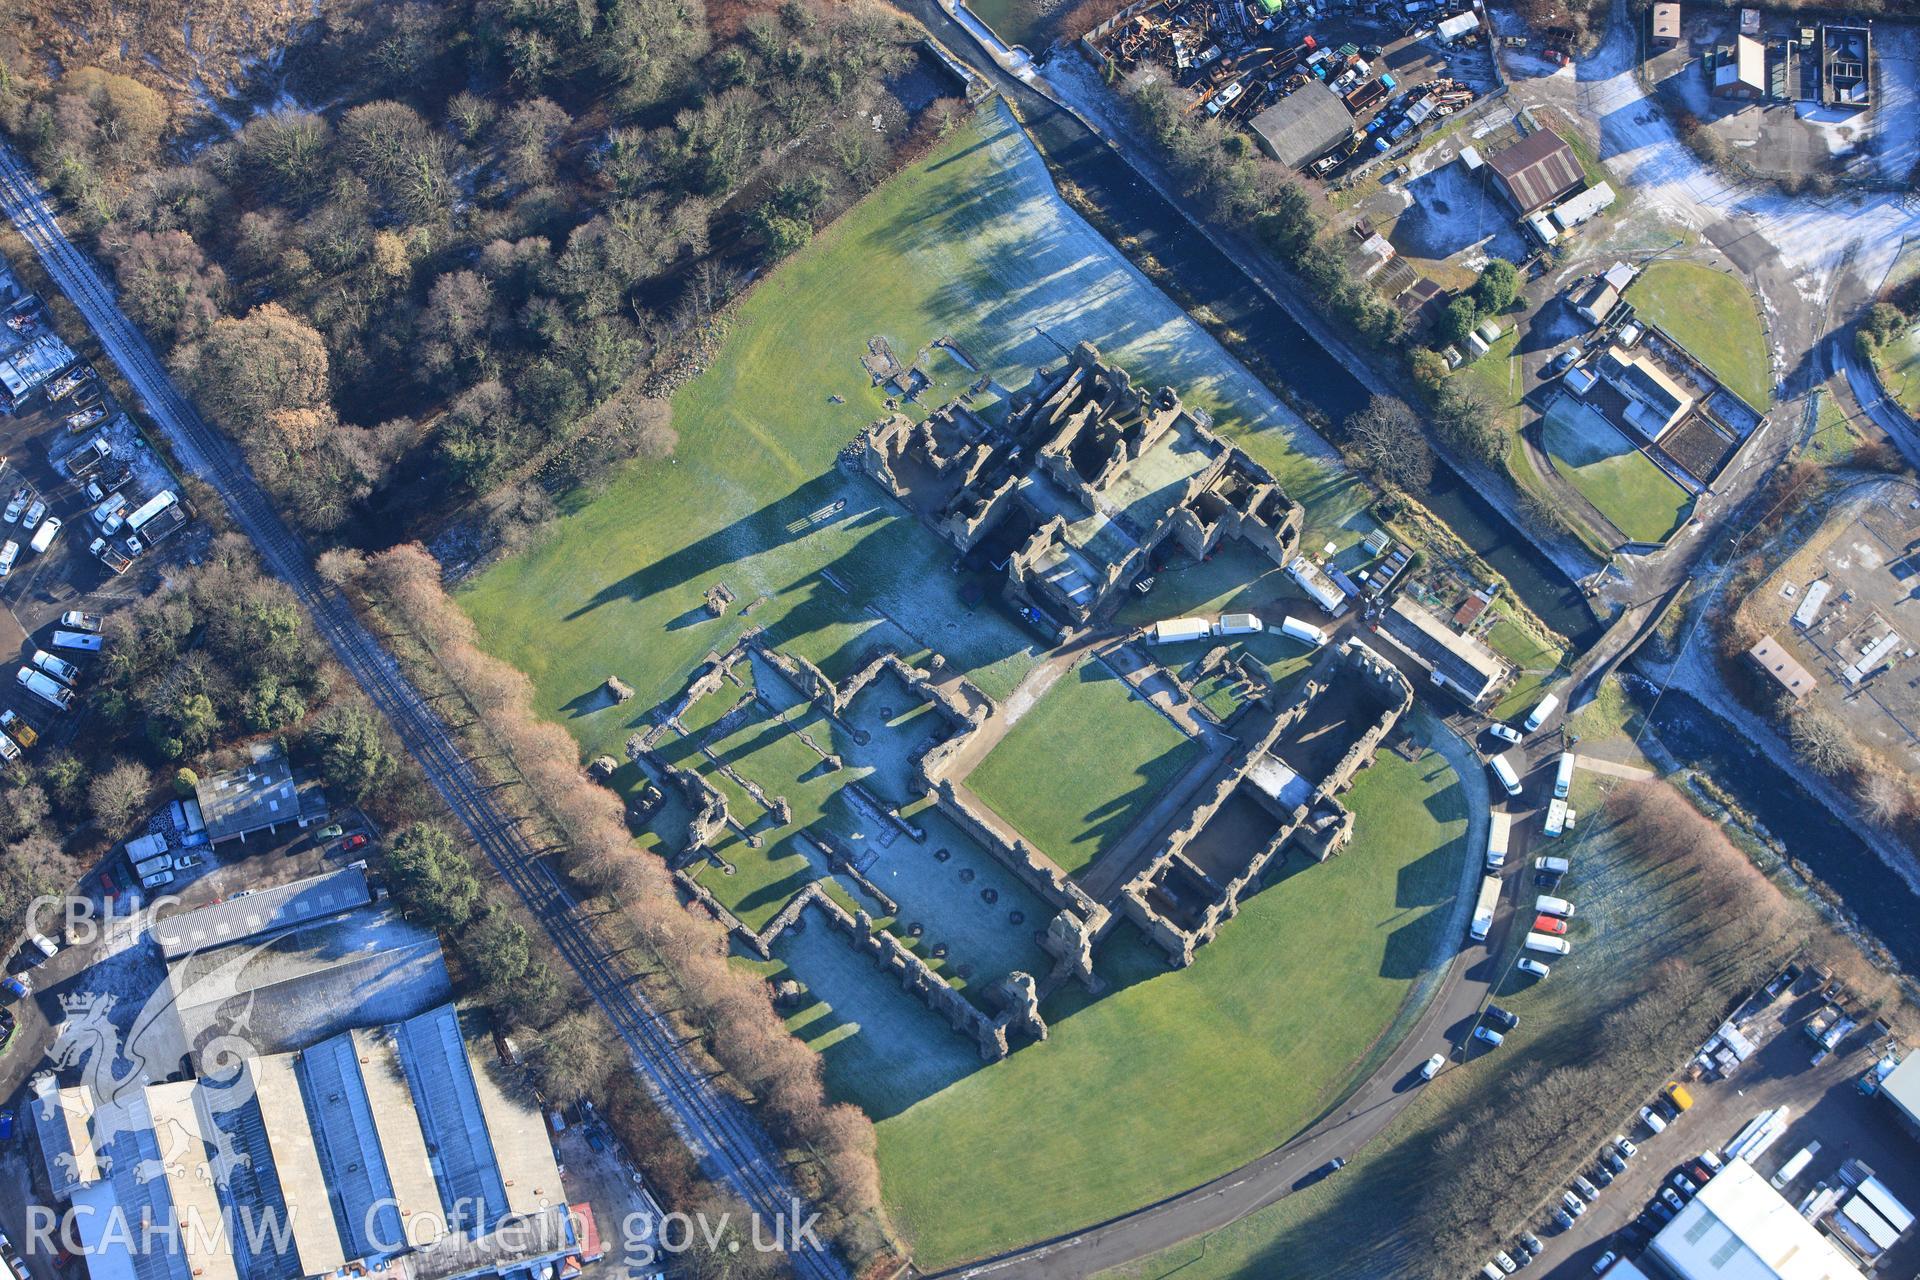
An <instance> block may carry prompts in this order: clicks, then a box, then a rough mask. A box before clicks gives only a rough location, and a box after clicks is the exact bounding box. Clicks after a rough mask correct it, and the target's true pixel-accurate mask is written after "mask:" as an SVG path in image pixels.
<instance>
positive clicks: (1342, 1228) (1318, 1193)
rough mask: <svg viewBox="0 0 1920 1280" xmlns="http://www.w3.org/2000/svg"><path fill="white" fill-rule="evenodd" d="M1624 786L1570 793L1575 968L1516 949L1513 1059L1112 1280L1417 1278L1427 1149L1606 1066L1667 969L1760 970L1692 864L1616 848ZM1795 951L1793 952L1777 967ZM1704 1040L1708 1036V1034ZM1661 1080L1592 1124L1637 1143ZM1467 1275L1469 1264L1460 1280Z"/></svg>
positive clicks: (1490, 1064)
mask: <svg viewBox="0 0 1920 1280" xmlns="http://www.w3.org/2000/svg"><path fill="white" fill-rule="evenodd" d="M1614 785H1617V784H1614V783H1612V782H1610V781H1607V780H1604V779H1601V778H1599V777H1597V776H1596V775H1593V774H1589V773H1582V774H1580V775H1578V777H1577V779H1576V781H1575V784H1574V792H1573V798H1574V801H1575V805H1576V807H1577V808H1578V810H1579V811H1580V814H1581V821H1580V831H1579V833H1578V834H1577V835H1575V836H1568V837H1563V838H1562V842H1561V843H1560V845H1559V847H1558V848H1557V849H1556V851H1557V852H1563V853H1566V854H1567V855H1568V856H1569V857H1571V859H1572V861H1573V871H1572V874H1570V875H1568V876H1567V877H1566V878H1565V879H1563V880H1562V881H1561V883H1560V888H1559V889H1557V890H1556V892H1558V893H1561V894H1562V895H1563V896H1565V897H1568V898H1570V899H1572V900H1574V901H1575V902H1577V903H1578V904H1579V914H1578V916H1577V917H1576V918H1575V920H1576V923H1575V926H1574V929H1573V931H1572V933H1571V934H1570V935H1569V937H1570V940H1571V941H1572V942H1573V945H1574V953H1573V955H1572V956H1570V957H1567V958H1565V959H1558V960H1554V961H1553V963H1552V966H1551V967H1552V974H1551V976H1549V977H1548V978H1545V979H1534V978H1529V977H1527V976H1526V975H1524V974H1521V973H1519V972H1518V971H1517V970H1514V969H1513V967H1512V962H1513V960H1514V958H1515V957H1516V956H1517V955H1519V954H1520V952H1519V943H1520V931H1518V930H1515V931H1514V933H1513V934H1512V935H1511V936H1510V938H1509V943H1508V947H1507V951H1506V954H1505V956H1504V957H1503V959H1502V965H1503V967H1504V970H1505V973H1506V976H1505V977H1504V978H1503V979H1502V981H1501V983H1500V985H1499V986H1498V988H1497V989H1496V992H1495V998H1496V999H1498V1000H1499V1002H1500V1004H1501V1005H1502V1006H1503V1007H1505V1008H1508V1009H1511V1010H1512V1011H1513V1012H1514V1013H1517V1014H1518V1015H1520V1025H1519V1026H1518V1027H1516V1028H1515V1029H1514V1030H1513V1031H1511V1032H1509V1033H1508V1034H1507V1037H1506V1043H1505V1044H1503V1045H1502V1046H1501V1047H1500V1048H1499V1049H1498V1050H1497V1051H1495V1052H1493V1053H1482V1054H1476V1055H1475V1056H1474V1059H1473V1061H1471V1062H1469V1063H1467V1064H1465V1065H1461V1064H1460V1059H1459V1056H1458V1055H1457V1054H1456V1055H1455V1056H1454V1058H1453V1059H1452V1061H1451V1065H1450V1066H1449V1067H1448V1069H1447V1070H1445V1071H1443V1072H1442V1073H1441V1074H1440V1076H1439V1077H1438V1078H1437V1079H1435V1080H1434V1081H1433V1083H1431V1084H1426V1085H1422V1086H1421V1087H1420V1092H1419V1095H1418V1097H1417V1098H1416V1099H1415V1100H1414V1101H1413V1103H1412V1104H1411V1105H1409V1106H1408V1107H1407V1109H1406V1110H1405V1111H1404V1112H1403V1113H1402V1114H1401V1115H1400V1116H1398V1117H1397V1118H1396V1119H1395V1120H1394V1122H1393V1123H1392V1124H1391V1125H1390V1126H1389V1127H1388V1128H1387V1129H1386V1131H1385V1132H1384V1133H1383V1134H1381V1136H1380V1137H1378V1138H1376V1139H1375V1140H1374V1141H1373V1142H1372V1143H1370V1144H1368V1146H1366V1147H1365V1148H1364V1149H1363V1150H1362V1151H1361V1152H1360V1153H1359V1154H1358V1155H1356V1156H1354V1157H1352V1158H1350V1159H1349V1161H1348V1164H1347V1167H1346V1168H1345V1169H1344V1170H1342V1171H1341V1172H1340V1173H1339V1174H1337V1175H1336V1176H1334V1177H1332V1178H1329V1179H1327V1180H1326V1181H1324V1182H1321V1183H1318V1184H1316V1185H1314V1186H1312V1187H1309V1188H1307V1189H1305V1190H1302V1191H1299V1192H1296V1193H1294V1194H1292V1195H1289V1196H1287V1197H1286V1198H1285V1199H1283V1200H1280V1201H1279V1202H1277V1203H1275V1204H1273V1205H1270V1206H1268V1207H1267V1208H1265V1209H1261V1210H1259V1211H1258V1212H1255V1213H1253V1214H1250V1215H1249V1216H1247V1217H1246V1218H1243V1219H1241V1220H1240V1221H1239V1222H1236V1223H1234V1224H1233V1225H1231V1226H1228V1227H1225V1228H1223V1229H1221V1230H1219V1231H1216V1232H1213V1233H1212V1234H1211V1235H1209V1236H1208V1237H1207V1238H1206V1240H1205V1241H1204V1242H1202V1241H1189V1242H1187V1243H1185V1244H1182V1245H1178V1246H1175V1247H1173V1248H1170V1249H1167V1250H1166V1251H1164V1252H1162V1253H1160V1254H1157V1255H1154V1256H1153V1257H1151V1258H1147V1259H1143V1260H1142V1261H1141V1262H1139V1263H1136V1264H1134V1265H1132V1266H1129V1267H1125V1268H1121V1269H1119V1270H1117V1271H1114V1272H1110V1273H1108V1274H1109V1275H1112V1276H1115V1277H1120V1276H1126V1277H1135V1278H1145V1277H1152V1278H1154V1280H1169V1278H1171V1277H1176V1276H1177V1277H1179V1280H1375V1277H1379V1276H1385V1275H1398V1274H1410V1273H1413V1272H1414V1271H1415V1270H1416V1269H1417V1268H1419V1267H1421V1266H1423V1265H1424V1264H1427V1263H1429V1262H1430V1261H1431V1259H1430V1258H1429V1257H1428V1256H1427V1255H1426V1247H1427V1244H1428V1237H1427V1235H1426V1234H1424V1233H1423V1232H1422V1230H1421V1224H1420V1206H1421V1204H1422V1201H1423V1198H1424V1197H1425V1196H1427V1195H1428V1194H1429V1193H1431V1192H1432V1191H1433V1189H1434V1185H1435V1184H1434V1183H1433V1181H1432V1179H1433V1171H1434V1161H1435V1160H1436V1159H1438V1158H1439V1157H1437V1156H1435V1155H1434V1154H1433V1143H1434V1140H1435V1139H1436V1137H1438V1135H1439V1134H1441V1133H1442V1132H1443V1131H1445V1130H1446V1129H1447V1128H1448V1127H1449V1126H1451V1125H1453V1124H1454V1123H1456V1122H1457V1120H1458V1119H1459V1117H1461V1116H1464V1115H1468V1114H1470V1113H1472V1112H1473V1111H1474V1110H1475V1109H1476V1108H1479V1107H1481V1106H1484V1105H1488V1104H1496V1105H1497V1104H1498V1102H1499V1100H1500V1099H1501V1097H1502V1096H1503V1094H1504V1093H1506V1092H1507V1091H1508V1090H1509V1089H1510V1086H1511V1072H1512V1069H1513V1068H1514V1067H1515V1066H1517V1065H1519V1064H1521V1063H1526V1064H1529V1065H1537V1066H1539V1067H1541V1068H1542V1069H1547V1070H1550V1069H1552V1068H1555V1067H1559V1066H1571V1065H1575V1064H1579V1063H1583V1062H1586V1061H1588V1060H1590V1059H1591V1058H1592V1057H1593V1055H1595V1054H1597V1053H1602V1052H1604V1046H1603V1045H1602V1044H1601V1043H1600V1037H1599V1030H1600V1027H1601V1024H1602V1022H1603V1020H1604V1019H1605V1018H1606V1016H1607V1015H1608V1014H1609V1013H1611V1012H1612V1011H1614V1010H1615V1009H1617V1008H1619V1007H1620V1006H1621V1005H1623V1004H1627V1003H1631V1002H1632V1001H1633V1000H1634V998H1635V997H1636V995H1637V994H1638V993H1640V992H1643V991H1645V990H1647V989H1648V987H1649V985H1650V984H1651V983H1652V982H1655V981H1658V980H1659V977H1658V975H1659V974H1660V972H1661V966H1662V965H1664V964H1669V963H1671V962H1673V961H1675V960H1680V961H1685V962H1687V963H1688V964H1690V965H1691V966H1693V967H1692V969H1691V970H1690V973H1691V974H1692V975H1693V976H1694V977H1695V978H1696V979H1697V977H1698V976H1700V975H1718V974H1720V973H1722V972H1723V971H1724V970H1725V969H1726V968H1728V967H1729V966H1730V964H1734V963H1738V962H1742V961H1746V960H1751V959H1752V956H1751V948H1752V941H1751V936H1750V933H1749V932H1748V931H1746V930H1744V929H1742V927H1741V925H1740V922H1738V921H1731V920H1728V921H1717V922H1716V921H1714V920H1711V919H1707V918H1703V917H1702V916H1701V914H1700V912H1699V911H1698V907H1697V902H1696V896H1697V892H1698V889H1699V878H1700V877H1699V871H1698V868H1697V867H1696V866H1695V865H1694V864H1693V861H1692V860H1691V859H1690V858H1688V857H1686V856H1684V855H1676V854H1675V853H1674V852H1673V851H1665V852H1664V853H1659V852H1653V853H1650V852H1649V851H1646V850H1640V849H1635V848H1633V847H1631V846H1630V845H1628V844H1627V842H1626V841H1625V840H1623V839H1622V838H1621V835H1620V832H1619V830H1618V828H1617V827H1615V826H1613V825H1612V824H1611V823H1610V822H1609V819H1608V815H1607V813H1606V812H1605V805H1604V799H1603V797H1604V795H1605V793H1606V792H1607V791H1610V790H1611V789H1612V787H1613V786H1614ZM1528 892H1532V890H1531V887H1529V888H1528ZM1787 949H1788V947H1787V945H1786V944H1785V943H1783V945H1782V947H1781V951H1782V958H1783V959H1784V953H1785V951H1786V950H1787ZM1729 994H1732V993H1729ZM1710 1028H1711V1023H1710V1022H1709V1023H1707V1025H1706V1026H1704V1027H1703V1028H1702V1034H1703V1035H1704V1034H1705V1033H1706V1031H1707V1030H1709V1029H1710ZM1664 1069H1665V1068H1664V1066H1663V1064H1659V1063H1650V1064H1647V1066H1646V1070H1647V1071H1649V1072H1651V1073H1659V1072H1662V1071H1664ZM1661 1078H1662V1077H1661V1075H1660V1074H1650V1075H1649V1076H1648V1078H1647V1079H1646V1081H1645V1091H1644V1092H1628V1093H1625V1094H1623V1095H1622V1096H1621V1097H1617V1098H1595V1099H1594V1105H1595V1106H1596V1107H1597V1108H1601V1109H1602V1110H1601V1113H1600V1115H1599V1116H1598V1117H1597V1119H1598V1123H1599V1124H1600V1125H1602V1126H1605V1131H1606V1132H1609V1133H1610V1132H1612V1131H1614V1130H1615V1129H1619V1130H1623V1131H1624V1130H1627V1129H1629V1128H1630V1127H1631V1126H1630V1125H1629V1123H1628V1121H1629V1118H1630V1116H1631V1113H1632V1111H1633V1109H1635V1108H1637V1107H1638V1106H1639V1105H1640V1104H1641V1103H1642V1102H1644V1101H1645V1100H1646V1098H1647V1096H1648V1095H1650V1094H1651V1092H1652V1091H1653V1089H1654V1088H1656V1087H1657V1085H1658V1083H1659V1081H1660V1079H1661ZM1575 1158H1576V1159H1577V1157H1575ZM1549 1181H1551V1179H1549ZM1545 1190H1546V1188H1545V1187H1543V1188H1542V1191H1543V1193H1544V1191H1545ZM1528 1208H1529V1206H1526V1205H1515V1206H1514V1208H1513V1214H1512V1227H1513V1229H1515V1230H1518V1229H1519V1228H1521V1227H1530V1228H1532V1229H1533V1230H1535V1231H1537V1232H1540V1234H1542V1235H1544V1234H1546V1232H1545V1231H1544V1230H1542V1228H1541V1225H1540V1223H1539V1221H1538V1220H1534V1219H1530V1218H1529V1217H1528V1216H1527V1211H1528ZM1329 1242H1338V1247H1330V1246H1329ZM1467 1269H1468V1267H1467V1265H1466V1264H1465V1263H1462V1264H1461V1266H1459V1267H1457V1268H1455V1271H1456V1272H1459V1273H1464V1272H1465V1271H1466V1270H1467Z"/></svg>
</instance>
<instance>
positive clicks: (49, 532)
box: [27, 516, 60, 552]
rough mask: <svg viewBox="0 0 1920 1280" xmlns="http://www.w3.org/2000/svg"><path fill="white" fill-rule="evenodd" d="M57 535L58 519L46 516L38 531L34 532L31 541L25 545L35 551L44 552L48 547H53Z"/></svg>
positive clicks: (58, 531) (58, 529)
mask: <svg viewBox="0 0 1920 1280" xmlns="http://www.w3.org/2000/svg"><path fill="white" fill-rule="evenodd" d="M59 534H60V517H59V516H48V517H47V518H46V520H45V522H44V523H42V524H41V526H40V527H39V529H37V530H35V532H34V535H33V541H32V542H30V543H28V544H27V545H28V546H31V547H32V548H33V549H34V550H35V551H38V552H44V551H45V550H46V549H47V548H48V547H50V546H52V545H53V540H54V539H55V538H56V537H58V536H59Z"/></svg>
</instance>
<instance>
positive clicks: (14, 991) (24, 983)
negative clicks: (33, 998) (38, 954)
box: [0, 973, 33, 1000]
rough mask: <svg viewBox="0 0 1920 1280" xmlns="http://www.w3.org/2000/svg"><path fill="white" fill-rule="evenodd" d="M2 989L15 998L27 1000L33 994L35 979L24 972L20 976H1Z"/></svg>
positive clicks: (0, 985) (0, 988)
mask: <svg viewBox="0 0 1920 1280" xmlns="http://www.w3.org/2000/svg"><path fill="white" fill-rule="evenodd" d="M0 991H4V992H6V993H7V995H8V996H10V997H12V998H13V999H15V1000H25V999H26V998H27V997H28V996H30V995H32V994H33V979H31V978H29V977H27V975H25V974H24V973H23V974H21V975H19V976H18V977H12V976H9V977H5V978H0Z"/></svg>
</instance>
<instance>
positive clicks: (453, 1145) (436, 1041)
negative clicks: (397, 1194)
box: [395, 1005, 546, 1232]
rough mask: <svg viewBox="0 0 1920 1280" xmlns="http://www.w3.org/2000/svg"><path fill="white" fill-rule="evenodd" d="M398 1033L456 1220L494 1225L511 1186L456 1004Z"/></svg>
mask: <svg viewBox="0 0 1920 1280" xmlns="http://www.w3.org/2000/svg"><path fill="white" fill-rule="evenodd" d="M395 1035H396V1038H397V1042H398V1045H399V1050H400V1061H401V1064H402V1065H403V1066H404V1067H405V1068H406V1073H407V1084H408V1086H409V1087H410V1088H411V1089H412V1090H413V1098H414V1105H415V1107H416V1109H417V1113H418V1115H419V1117H420V1129H421V1131H422V1132H423V1133H424V1134H425V1135H426V1139H427V1145H428V1148H429V1149H430V1150H432V1151H433V1152H434V1153H435V1173H436V1174H437V1175H438V1176H439V1179H440V1187H441V1197H442V1200H443V1202H444V1203H446V1204H448V1205H450V1206H452V1207H453V1209H454V1210H455V1213H454V1215H453V1220H452V1222H451V1224H450V1226H451V1227H452V1229H454V1230H457V1231H465V1232H486V1231H489V1230H491V1229H492V1227H493V1225H494V1223H496V1222H498V1221H499V1220H500V1218H501V1217H502V1216H503V1215H505V1214H506V1213H507V1211H508V1210H507V1189H506V1186H505V1184H504V1183H503V1181H502V1179H501V1176H500V1164H499V1160H498V1159H497V1157H496V1156H495V1154H494V1143H493V1139H492V1137H491V1135H490V1134H489V1133H488V1131H487V1121H486V1112H485V1111H484V1110H483V1109H482V1107H481V1105H480V1095H479V1092H478V1090H477V1089H476V1088H475V1086H474V1079H473V1068H472V1066H471V1065H470V1064H469V1063H468V1061H467V1054H466V1046H465V1044H464V1042H463V1041H462V1039H461V1035H460V1022H459V1019H458V1018H457V1017H456V1016H455V1013H454V1009H453V1006H452V1005H443V1006H442V1007H440V1008H438V1009H432V1010H429V1011H428V1012H426V1013H423V1014H421V1015H420V1016H419V1017H417V1018H409V1019H407V1020H406V1021H405V1022H403V1023H400V1024H399V1026H398V1027H396V1028H395ZM541 1140H542V1142H544V1141H545V1140H546V1139H545V1137H544V1135H543V1136H542V1139H541Z"/></svg>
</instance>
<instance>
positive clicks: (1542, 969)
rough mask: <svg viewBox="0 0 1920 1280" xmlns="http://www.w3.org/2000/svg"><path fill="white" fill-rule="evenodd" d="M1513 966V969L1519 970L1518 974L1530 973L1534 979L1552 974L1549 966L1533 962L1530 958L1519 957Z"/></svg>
mask: <svg viewBox="0 0 1920 1280" xmlns="http://www.w3.org/2000/svg"><path fill="white" fill-rule="evenodd" d="M1513 966H1514V968H1516V969H1518V970H1520V972H1522V973H1530V974H1532V975H1533V976H1534V977H1536V978H1544V977H1546V976H1547V975H1548V974H1550V973H1552V972H1553V969H1552V968H1551V967H1550V966H1548V965H1544V964H1541V963H1540V962H1539V961H1538V960H1535V959H1534V958H1533V957H1532V956H1521V957H1520V958H1519V959H1518V960H1515V961H1514V962H1513Z"/></svg>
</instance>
